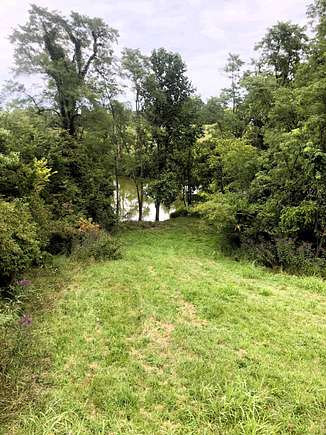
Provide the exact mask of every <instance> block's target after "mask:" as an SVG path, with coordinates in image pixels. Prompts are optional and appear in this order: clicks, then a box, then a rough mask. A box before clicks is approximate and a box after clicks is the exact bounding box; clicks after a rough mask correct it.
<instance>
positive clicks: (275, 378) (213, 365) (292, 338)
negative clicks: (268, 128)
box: [0, 218, 326, 435]
mask: <svg viewBox="0 0 326 435" xmlns="http://www.w3.org/2000/svg"><path fill="white" fill-rule="evenodd" d="M119 237H120V238H121V240H122V242H123V244H124V256H123V258H122V259H121V260H118V261H113V262H105V263H90V264H88V265H81V264H75V263H72V262H70V260H65V259H61V260H60V259H59V260H60V261H61V263H63V264H62V265H61V269H62V270H63V272H60V270H61V269H59V270H58V271H56V270H52V272H49V271H47V272H42V273H39V274H38V276H37V277H35V278H34V279H33V288H34V290H37V289H38V288H39V289H42V291H41V292H40V294H41V296H39V298H36V296H34V298H36V299H37V300H36V301H34V302H33V306H34V308H33V310H34V311H31V310H32V308H31V307H28V306H27V307H26V310H27V311H28V313H29V314H30V313H31V312H32V324H31V325H27V324H23V325H20V326H16V327H14V328H12V330H10V331H8V332H7V336H6V351H5V352H4V358H5V360H4V361H5V364H4V367H5V370H3V373H2V381H3V385H2V391H1V390H0V394H1V397H0V406H1V408H2V409H1V412H0V433H2V434H10V435H11V434H23V435H26V434H73V435H77V434H196V435H197V434H223V435H224V434H258V433H259V434H269V435H270V434H274V433H287V434H288V433H290V434H304V433H307V434H324V433H325V432H326V429H325V423H326V419H325V410H326V329H325V326H326V315H325V314H326V305H325V302H326V285H325V282H324V281H323V280H321V279H318V278H313V277H295V276H289V275H286V274H281V273H273V272H271V271H268V270H265V269H263V268H261V267H257V266H255V265H253V264H250V263H246V262H237V261H234V260H232V259H229V258H226V257H224V256H222V255H221V254H220V253H218V252H216V250H215V240H214V235H213V234H212V230H211V229H209V228H208V227H207V226H206V225H205V224H204V223H202V222H201V221H199V220H196V219H189V218H179V219H176V220H171V221H167V222H164V223H160V224H158V225H136V224H135V225H132V224H130V225H127V227H126V228H125V229H124V230H122V231H121V233H120V234H119ZM37 293H38V291H35V294H37ZM39 299H41V300H44V299H45V300H46V303H44V302H42V301H40V300H39ZM23 323H24V322H23ZM27 323H28V322H27ZM1 352H2V351H1Z"/></svg>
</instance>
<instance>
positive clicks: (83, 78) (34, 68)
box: [11, 4, 118, 136]
mask: <svg viewBox="0 0 326 435" xmlns="http://www.w3.org/2000/svg"><path fill="white" fill-rule="evenodd" d="M117 37H118V32H117V31H116V30H115V29H112V28H111V27H109V26H108V25H107V24H106V23H105V22H104V21H103V20H102V19H100V18H89V17H87V16H85V15H80V14H79V13H76V12H71V14H70V17H64V16H62V15H61V14H59V13H58V12H50V11H49V10H48V9H46V8H42V7H39V6H37V5H35V4H34V5H32V6H31V9H30V12H29V19H28V22H27V23H26V24H25V25H23V26H19V28H18V29H16V30H15V31H14V32H13V34H12V35H11V42H12V43H14V44H15V63H16V67H15V70H16V73H28V74H33V73H39V74H41V75H42V76H43V77H45V78H46V79H47V80H48V84H49V87H50V89H52V90H53V100H54V105H55V107H56V108H57V110H58V112H59V114H60V119H61V123H62V127H63V128H64V129H65V130H66V131H67V132H68V133H69V134H70V135H72V136H74V135H75V134H76V130H77V118H78V113H79V108H80V105H81V103H82V101H83V99H84V98H85V97H86V96H87V93H88V92H87V84H88V80H90V79H93V80H94V78H96V76H97V74H98V69H97V67H98V66H100V65H103V64H104V65H105V64H106V65H108V64H111V63H112V59H113V50H112V45H113V43H114V42H116V40H117Z"/></svg>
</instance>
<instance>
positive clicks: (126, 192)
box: [119, 177, 175, 221]
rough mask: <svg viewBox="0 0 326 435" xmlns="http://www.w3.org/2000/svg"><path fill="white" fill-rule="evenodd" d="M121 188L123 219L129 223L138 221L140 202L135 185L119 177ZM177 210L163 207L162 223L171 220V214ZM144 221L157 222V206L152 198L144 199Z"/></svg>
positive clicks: (126, 178)
mask: <svg viewBox="0 0 326 435" xmlns="http://www.w3.org/2000/svg"><path fill="white" fill-rule="evenodd" d="M119 187H120V192H119V193H120V210H121V219H122V220H129V221H137V220H138V200H137V190H136V186H135V183H134V182H133V181H132V180H131V179H130V178H128V177H119ZM174 210H175V209H174V208H173V207H171V208H170V209H168V208H166V207H164V206H163V205H161V207H160V221H166V220H167V219H169V218H170V213H171V212H172V211H174ZM143 220H144V221H155V204H154V202H153V200H152V199H151V198H147V197H145V198H144V204H143Z"/></svg>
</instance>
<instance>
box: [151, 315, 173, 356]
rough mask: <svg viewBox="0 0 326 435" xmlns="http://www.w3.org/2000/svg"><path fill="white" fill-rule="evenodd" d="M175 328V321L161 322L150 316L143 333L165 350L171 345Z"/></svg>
mask: <svg viewBox="0 0 326 435" xmlns="http://www.w3.org/2000/svg"><path fill="white" fill-rule="evenodd" d="M174 328H175V325H174V324H173V323H167V322H160V321H159V320H156V319H155V318H154V317H150V318H149V319H148V320H147V321H146V322H145V325H144V330H143V335H144V336H145V337H147V338H149V340H150V342H151V343H152V344H154V345H155V346H156V347H158V348H160V349H161V350H162V351H164V350H166V349H167V348H168V347H169V344H170V341H171V334H172V332H173V331H174Z"/></svg>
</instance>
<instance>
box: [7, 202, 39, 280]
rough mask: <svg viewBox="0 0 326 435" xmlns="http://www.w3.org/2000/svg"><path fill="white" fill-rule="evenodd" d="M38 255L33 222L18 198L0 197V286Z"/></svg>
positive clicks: (33, 261) (26, 266)
mask: <svg viewBox="0 0 326 435" xmlns="http://www.w3.org/2000/svg"><path fill="white" fill-rule="evenodd" d="M40 258H41V251H40V242H39V240H38V237H37V225H36V224H35V223H34V222H33V220H32V216H31V213H30V212H29V210H28V207H27V206H26V205H25V204H23V203H22V202H20V201H13V202H6V201H3V200H0V288H7V287H8V286H9V285H10V284H12V282H13V281H14V279H15V278H16V276H17V274H19V273H21V272H23V271H24V270H26V269H27V268H28V267H30V266H31V265H32V264H35V263H37V261H39V260H40Z"/></svg>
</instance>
